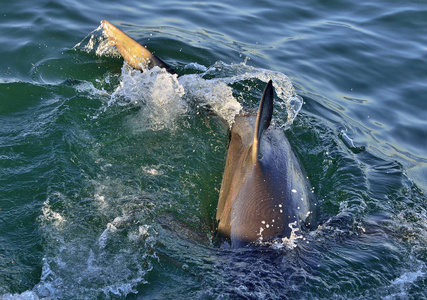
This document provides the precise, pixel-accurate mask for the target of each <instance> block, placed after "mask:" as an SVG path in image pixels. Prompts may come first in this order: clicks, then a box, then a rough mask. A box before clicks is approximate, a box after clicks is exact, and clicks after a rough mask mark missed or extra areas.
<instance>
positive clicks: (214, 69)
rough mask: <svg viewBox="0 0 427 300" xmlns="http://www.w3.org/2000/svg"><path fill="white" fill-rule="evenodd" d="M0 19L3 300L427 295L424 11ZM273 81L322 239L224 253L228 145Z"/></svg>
mask: <svg viewBox="0 0 427 300" xmlns="http://www.w3.org/2000/svg"><path fill="white" fill-rule="evenodd" d="M3 7H5V8H4V11H3V9H2V11H0V13H1V14H0V17H1V18H2V20H3V21H4V22H2V23H0V24H1V25H0V39H1V42H2V45H3V46H1V47H0V51H1V54H2V57H3V59H2V60H1V62H0V71H1V74H0V96H1V98H0V188H1V193H0V299H43V298H44V299H123V298H128V299H134V298H137V299H139V298H140V299H176V298H178V299H236V298H242V299H423V298H425V297H427V291H426V286H427V284H426V283H427V282H426V279H427V266H426V261H427V256H426V253H427V252H426V246H427V232H426V230H427V223H426V220H427V213H426V206H427V204H426V196H425V194H424V193H425V191H426V190H427V185H426V184H425V179H426V174H427V172H426V167H425V166H426V162H427V155H426V152H425V145H426V144H425V136H426V131H425V128H426V125H427V124H426V123H425V114H426V113H427V107H426V106H425V103H426V102H425V101H423V100H424V98H425V96H424V95H426V89H427V87H426V85H425V83H426V79H427V78H426V77H427V73H426V72H425V61H426V58H427V57H426V46H425V45H426V44H427V37H426V35H425V34H424V31H423V29H424V28H426V25H427V24H426V23H427V6H426V5H425V4H423V3H406V2H405V3H402V4H396V3H394V2H393V3H388V2H384V3H375V4H369V5H367V4H366V5H365V4H357V3H356V2H355V3H353V2H342V3H341V4H338V3H335V4H332V3H329V4H326V3H317V2H312V1H304V2H299V3H298V4H293V3H276V2H263V3H261V2H253V3H252V2H247V1H245V2H241V3H236V4H235V6H231V5H229V4H226V3H221V2H212V3H209V2H208V3H190V2H188V3H187V2H183V3H181V2H175V1H168V2H167V3H158V4H156V3H150V4H143V3H138V2H137V1H127V2H126V3H123V2H121V3H117V2H100V3H96V2H93V3H85V2H79V1H71V2H66V3H54V2H49V1H46V2H43V3H39V4H34V3H27V5H25V4H24V3H22V2H20V3H18V2H17V3H15V2H10V3H7V4H4V5H3ZM102 19H108V20H109V21H111V22H113V23H114V24H115V25H117V26H118V27H120V28H121V29H123V30H124V31H125V32H127V33H128V34H129V35H131V36H132V37H134V38H135V39H137V40H138V41H141V42H142V43H144V44H146V45H147V46H148V47H149V49H151V50H154V51H155V52H156V54H157V55H158V56H159V57H161V58H162V59H163V60H165V61H166V62H167V63H168V64H170V65H172V66H173V67H174V68H175V69H176V71H177V73H178V74H181V76H179V77H178V76H176V75H170V74H168V73H166V72H164V71H162V70H160V69H157V68H155V69H153V70H150V71H146V72H144V73H141V72H138V71H134V70H132V69H130V68H129V67H128V66H127V65H126V64H124V63H123V61H122V60H121V59H120V58H119V57H117V55H116V54H115V53H114V50H113V49H111V48H109V47H106V45H105V43H103V41H104V39H103V37H102V32H100V31H99V28H98V29H97V27H98V25H99V21H100V20H102ZM269 79H272V80H273V82H274V85H275V88H276V102H275V112H274V116H273V120H274V126H277V127H279V128H282V129H283V130H284V131H285V133H286V135H287V137H288V139H289V140H290V142H291V144H292V146H293V148H294V150H295V152H296V153H297V156H298V157H299V158H300V160H301V163H302V165H303V166H304V168H305V170H306V172H307V175H308V176H309V179H310V183H311V185H312V190H313V191H314V193H315V194H316V196H317V200H318V205H319V214H320V220H319V226H318V228H317V229H315V230H313V231H307V230H301V231H295V232H294V235H293V236H292V238H291V239H289V240H284V241H282V242H281V243H274V244H268V243H267V244H265V245H258V246H256V247H246V248H242V249H234V250H233V249H231V250H230V249H222V248H218V247H216V246H215V243H214V240H213V235H214V231H215V223H214V217H215V209H216V204H217V200H218V195H219V189H220V183H221V179H222V172H223V170H224V166H225V155H226V150H227V144H228V130H229V127H230V126H231V124H232V122H233V118H234V115H235V114H236V113H238V112H239V111H241V110H242V109H247V108H256V107H257V106H258V103H259V99H260V97H261V93H262V90H263V88H264V86H265V82H267V81H268V80H269Z"/></svg>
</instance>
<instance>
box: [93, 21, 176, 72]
mask: <svg viewBox="0 0 427 300" xmlns="http://www.w3.org/2000/svg"><path fill="white" fill-rule="evenodd" d="M101 25H102V28H103V29H104V33H105V35H106V36H107V38H108V41H109V43H110V45H111V46H115V47H116V48H117V50H118V51H119V53H120V54H121V55H122V56H123V58H124V59H125V61H126V62H127V63H128V64H129V65H130V66H131V67H132V68H134V69H138V70H144V69H151V68H152V67H155V66H157V67H160V68H164V69H166V71H168V72H169V73H171V74H175V71H174V70H173V69H172V68H170V67H169V66H168V65H166V64H165V63H164V62H163V61H162V60H161V59H159V58H158V57H157V56H155V55H154V54H153V53H151V52H150V51H148V49H146V48H145V47H144V46H142V45H141V44H139V43H138V42H137V41H135V40H134V39H133V38H131V37H130V36H128V35H127V34H126V33H124V32H123V31H121V30H120V29H118V28H117V27H116V26H114V25H113V24H111V23H110V22H108V21H106V20H103V21H101Z"/></svg>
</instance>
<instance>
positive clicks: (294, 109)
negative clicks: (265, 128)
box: [74, 26, 303, 130]
mask: <svg viewBox="0 0 427 300" xmlns="http://www.w3.org/2000/svg"><path fill="white" fill-rule="evenodd" d="M74 49H75V50H81V51H85V52H92V53H95V54H96V55H98V56H107V57H112V56H113V57H118V56H120V55H119V53H118V52H117V50H116V49H115V47H113V46H110V45H109V44H108V40H107V39H106V37H105V36H104V35H103V32H102V27H101V26H100V27H98V28H97V29H96V30H94V31H93V32H92V33H91V34H89V35H88V36H87V37H86V38H85V39H83V40H82V41H81V42H80V43H78V44H77V45H75V46H74ZM184 69H187V70H195V71H196V72H203V73H199V74H190V75H183V76H181V77H177V75H171V74H169V73H167V72H166V71H165V70H163V69H159V68H153V69H151V70H145V71H144V72H140V71H135V70H132V69H131V68H130V67H129V66H128V65H127V64H126V62H125V63H124V66H123V68H122V74H121V81H120V84H119V86H118V87H117V89H116V91H115V92H113V93H112V94H111V98H110V100H109V102H108V103H109V105H110V106H111V105H129V104H131V105H139V106H140V107H141V108H142V110H141V114H140V118H139V119H140V120H134V121H135V122H136V124H133V125H134V126H136V127H138V126H139V128H140V129H142V130H144V129H150V130H161V129H164V128H173V124H174V123H175V121H176V120H177V119H178V118H179V117H180V116H182V115H184V114H186V113H187V112H188V103H190V102H193V103H196V104H197V106H201V107H203V106H205V107H209V109H211V110H212V111H213V112H214V113H216V114H217V115H218V116H219V117H221V118H223V119H224V120H225V121H226V122H227V123H228V124H229V126H230V127H231V125H232V124H233V122H234V117H235V116H236V114H238V113H239V112H241V110H242V105H241V103H239V101H237V99H236V98H235V97H234V96H233V88H232V87H231V85H232V84H235V83H244V85H245V86H246V87H247V89H248V92H250V90H251V82H253V81H256V80H258V81H263V82H265V83H267V82H268V81H269V80H272V81H273V85H274V87H275V91H276V95H277V99H276V101H275V105H276V106H277V107H279V108H280V109H281V110H285V111H286V114H287V115H286V117H285V119H286V122H285V123H281V124H280V126H282V127H284V128H288V127H289V126H290V125H292V123H293V121H294V119H295V118H296V116H297V115H298V112H299V111H300V110H301V107H302V104H303V101H302V98H301V97H299V96H298V95H297V94H296V93H295V90H294V88H293V86H292V82H291V81H290V79H289V78H288V77H287V76H286V75H284V74H283V73H280V72H276V71H271V70H266V69H260V68H254V67H252V66H248V65H247V64H246V62H242V63H239V64H226V63H224V62H221V61H219V62H216V63H215V64H214V65H212V66H211V67H205V66H203V65H200V64H198V63H190V64H188V65H186V66H185V67H184ZM248 81H249V82H248ZM100 93H101V95H100V96H103V95H104V94H105V91H104V90H100ZM243 97H244V95H243Z"/></svg>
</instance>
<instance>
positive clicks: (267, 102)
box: [252, 80, 274, 161]
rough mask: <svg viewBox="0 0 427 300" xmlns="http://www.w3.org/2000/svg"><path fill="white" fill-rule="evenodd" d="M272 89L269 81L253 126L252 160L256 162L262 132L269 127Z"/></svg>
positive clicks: (271, 109)
mask: <svg viewBox="0 0 427 300" xmlns="http://www.w3.org/2000/svg"><path fill="white" fill-rule="evenodd" d="M273 101H274V87H273V82H272V81H271V80H270V81H269V82H268V83H267V86H266V87H265V89H264V93H263V94H262V98H261V102H260V104H259V108H258V115H257V119H256V124H255V132H254V141H253V143H252V159H253V161H256V160H258V159H260V158H261V155H260V150H259V148H260V141H261V137H262V135H263V133H264V131H265V130H266V129H267V128H268V126H270V122H271V117H272V115H273Z"/></svg>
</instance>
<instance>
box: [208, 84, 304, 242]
mask: <svg viewBox="0 0 427 300" xmlns="http://www.w3.org/2000/svg"><path fill="white" fill-rule="evenodd" d="M273 100H274V88H273V86H272V82H271V81H270V82H269V83H268V84H267V86H266V88H265V90H264V94H263V96H262V99H261V103H260V107H259V110H258V114H257V115H254V114H248V113H246V114H240V115H237V116H236V118H235V123H234V124H233V127H232V131H231V141H230V145H229V148H228V154H227V162H226V167H225V171H224V175H223V179H222V184H221V191H220V196H219V201H218V207H217V214H216V219H217V221H218V222H219V223H218V234H219V235H220V236H221V237H225V239H226V240H228V242H229V243H230V245H231V247H233V248H237V247H241V246H243V245H245V244H247V243H250V242H253V241H257V240H258V241H268V240H271V239H273V238H278V237H279V238H283V237H290V235H291V232H292V229H291V227H293V228H300V227H301V225H302V223H303V222H304V223H308V222H309V219H308V218H309V216H310V214H311V210H310V204H311V200H310V198H311V197H312V193H311V192H310V187H309V182H308V180H307V178H306V176H305V175H304V174H305V173H304V172H303V169H302V168H301V166H300V163H299V161H298V159H297V157H296V156H295V154H294V152H293V151H292V148H291V146H290V144H289V142H288V140H287V138H286V136H285V134H284V132H283V130H281V129H279V128H274V126H270V121H271V117H272V112H273Z"/></svg>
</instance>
